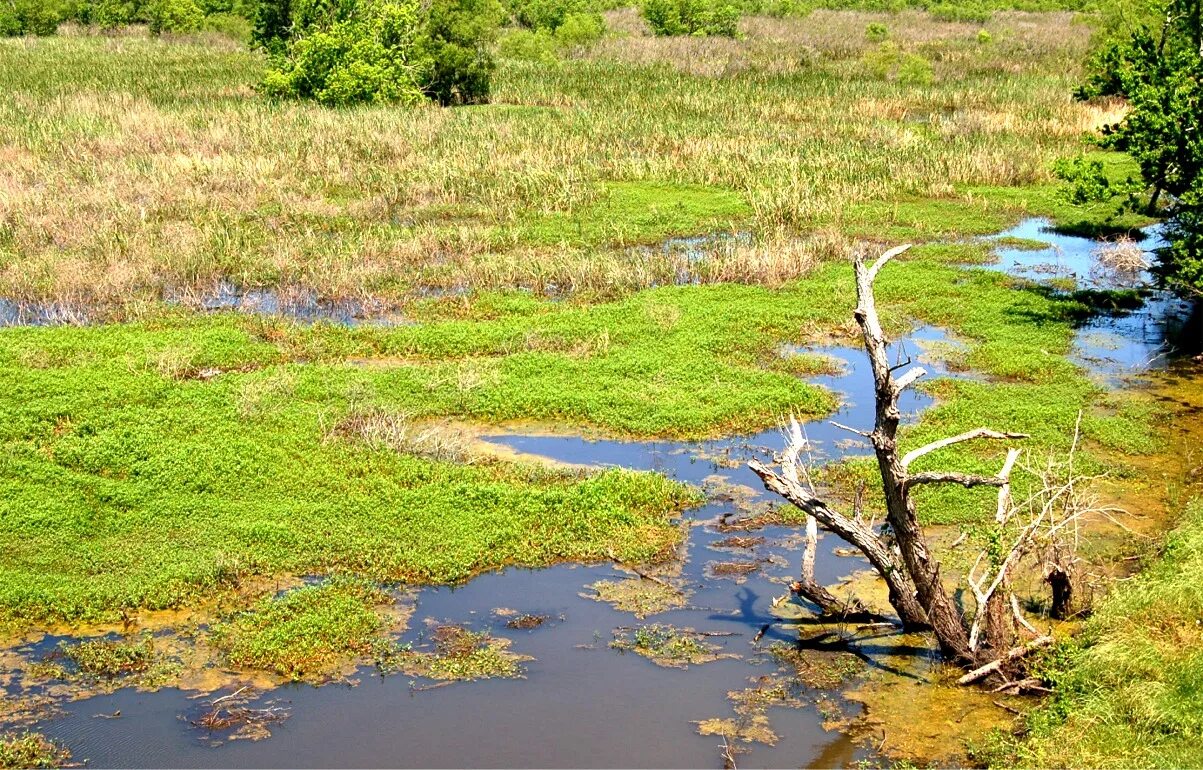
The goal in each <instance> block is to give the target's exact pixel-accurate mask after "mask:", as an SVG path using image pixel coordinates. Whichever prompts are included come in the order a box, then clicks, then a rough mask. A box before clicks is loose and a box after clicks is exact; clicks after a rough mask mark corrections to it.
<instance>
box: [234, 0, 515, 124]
mask: <svg viewBox="0 0 1203 770" xmlns="http://www.w3.org/2000/svg"><path fill="white" fill-rule="evenodd" d="M281 10H282V7H281V6H274V7H273V9H272V10H271V11H270V13H269V12H266V11H265V12H263V13H261V14H260V15H259V17H258V20H257V22H256V27H255V32H254V39H255V40H256V42H257V43H258V44H259V45H261V46H263V47H265V48H267V49H268V50H269V51H276V52H277V53H276V55H275V56H274V63H273V66H272V67H271V68H270V69H269V70H268V72H267V74H266V76H265V77H264V81H263V84H262V90H263V92H264V93H265V94H267V95H269V96H272V97H277V98H299V99H313V100H314V101H317V102H319V103H321V104H324V105H327V106H345V105H352V104H367V103H377V104H379V103H401V104H415V103H417V102H420V101H422V99H423V98H424V97H428V98H430V99H433V100H435V101H437V102H439V103H440V104H444V105H447V104H474V103H478V102H482V101H487V99H488V95H489V81H490V75H491V74H492V71H493V60H492V57H491V56H490V55H489V52H488V49H487V46H488V45H489V43H490V42H491V41H492V39H493V36H494V35H495V34H496V29H497V25H498V23H499V22H500V18H501V14H502V11H501V6H500V5H499V4H498V3H497V0H434V2H432V3H430V4H429V5H423V4H420V3H418V2H417V0H362V1H361V2H357V1H356V0H304V2H303V3H301V4H298V3H296V2H294V3H293V4H292V5H291V6H290V7H289V13H290V17H289V18H290V21H289V22H288V23H287V24H284V23H282V21H281V18H280V17H279V15H278V12H280V11H281Z"/></svg>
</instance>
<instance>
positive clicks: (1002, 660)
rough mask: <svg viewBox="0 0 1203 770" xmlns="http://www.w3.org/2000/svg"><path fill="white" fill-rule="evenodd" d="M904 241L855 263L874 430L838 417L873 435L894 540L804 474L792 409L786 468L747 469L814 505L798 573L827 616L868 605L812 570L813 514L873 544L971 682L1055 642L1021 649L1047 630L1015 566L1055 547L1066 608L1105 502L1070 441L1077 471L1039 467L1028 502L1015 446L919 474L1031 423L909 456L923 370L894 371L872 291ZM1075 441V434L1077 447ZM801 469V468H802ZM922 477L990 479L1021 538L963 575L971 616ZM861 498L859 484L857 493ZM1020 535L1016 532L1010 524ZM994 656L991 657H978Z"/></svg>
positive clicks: (905, 613) (904, 617) (914, 624)
mask: <svg viewBox="0 0 1203 770" xmlns="http://www.w3.org/2000/svg"><path fill="white" fill-rule="evenodd" d="M906 248H907V247H905V246H903V247H900V248H897V249H891V250H890V251H888V252H886V253H885V254H883V255H882V256H881V257H879V258H878V259H877V261H875V262H874V263H873V264H872V265H866V263H865V260H864V259H863V257H861V256H859V255H858V256H857V257H856V259H855V262H854V268H855V273H856V295H857V306H856V310H855V313H854V316H855V318H856V321H857V324H858V325H859V326H860V329H861V334H862V336H863V338H864V343H865V351H866V352H867V353H868V357H869V361H870V364H871V366H872V370H873V380H874V391H875V395H876V406H877V408H876V413H875V416H874V424H873V430H872V431H861V430H857V429H856V428H849V427H847V426H843V425H839V424H838V423H836V425H837V427H840V428H844V429H846V430H849V431H852V432H853V433H856V434H858V435H860V436H863V437H865V438H867V439H868V440H869V441H870V443H871V444H872V446H873V451H874V454H875V455H876V458H877V467H878V472H879V475H880V476H881V485H882V486H881V488H882V493H883V495H884V498H885V505H886V523H887V524H888V525H889V527H890V530H891V532H892V534H893V542H887V541H886V539H885V538H883V537H882V536H880V535H879V534H877V533H876V532H875V531H874V530H875V527H874V525H873V523H872V522H866V521H865V520H864V518H863V517H862V515H861V511H860V505H859V503H858V504H856V505H854V510H853V514H852V515H851V516H845V515H844V514H842V513H840V512H839V511H837V510H835V509H833V508H832V507H831V506H829V505H828V504H827V503H826V502H825V501H824V500H822V499H821V498H820V497H819V496H818V493H817V492H816V491H815V488H814V485H813V483H812V482H811V478H810V476H809V473H805V472H800V469H801V468H802V466H801V465H800V464H799V457H800V454H801V452H802V451H804V449H805V448H806V447H807V446H808V444H807V441H806V439H805V437H804V436H803V434H802V430H801V427H800V426H799V425H798V423H797V421H796V420H793V419H792V418H791V420H790V431H789V434H788V436H787V442H786V449H785V452H784V453H783V454H782V455H781V456H780V457H779V462H780V465H781V469H782V472H781V473H780V474H778V473H776V472H774V471H773V470H772V469H770V468H769V467H768V466H766V465H765V464H764V463H762V462H760V461H759V460H752V461H750V462H749V463H748V465H749V467H750V468H751V469H752V470H753V471H754V472H755V473H756V474H757V475H759V476H760V478H761V479H762V480H763V481H764V485H765V487H766V488H767V489H768V490H769V491H771V492H775V493H776V494H778V495H780V496H781V497H783V498H785V499H786V500H788V501H789V502H790V503H792V504H793V505H795V506H796V507H798V508H799V509H801V510H803V511H805V512H806V514H807V548H806V553H805V555H804V557H803V562H802V574H801V579H800V580H799V581H798V582H797V583H795V584H794V590H795V591H796V592H797V593H799V594H801V595H803V596H805V597H807V598H809V599H811V600H812V601H814V602H815V603H816V604H818V605H819V607H820V608H821V609H822V610H823V612H824V613H828V614H840V613H846V612H848V611H849V610H850V609H859V608H860V607H861V605H859V603H857V604H856V605H853V606H850V604H849V603H845V602H840V600H838V599H837V598H836V597H835V596H833V595H832V594H831V593H830V592H829V591H827V590H826V589H824V588H823V587H822V586H820V585H818V583H817V581H815V579H814V555H815V549H816V542H817V532H816V531H815V524H816V522H817V523H819V524H822V525H823V526H824V527H826V528H827V529H829V530H830V531H832V532H834V533H835V534H836V535H837V536H839V537H840V538H842V539H843V540H844V541H846V542H848V543H850V544H852V545H853V546H855V547H856V548H857V549H859V550H860V552H861V553H862V554H864V556H865V558H866V559H868V561H869V563H870V564H872V565H873V568H874V569H875V570H876V571H877V573H878V574H879V575H880V576H881V578H882V579H883V580H884V581H885V583H886V585H887V586H888V588H889V591H890V604H891V605H892V606H893V607H894V609H895V611H896V612H897V613H898V617H899V618H900V619H901V621H902V623H903V625H904V626H905V627H907V628H910V629H918V628H930V629H931V630H932V632H933V633H934V635H935V637H936V640H937V641H938V642H939V645H940V649H941V651H942V652H943V653H944V654H945V655H946V656H948V657H949V658H951V659H953V660H955V661H956V662H957V663H959V664H961V665H964V666H966V667H968V666H979V668H978V669H977V670H976V671H974V672H972V673H971V674H969V675H967V677H966V678H964V679H963V680H962V681H963V682H973V681H977V680H979V679H981V678H983V677H985V676H989V675H991V674H992V673H994V672H999V671H1000V670H1001V668H1002V667H1003V666H1004V665H1010V664H1012V663H1013V662H1014V661H1016V660H1018V659H1019V658H1021V657H1023V655H1025V654H1026V653H1027V651H1029V650H1031V649H1035V647H1037V646H1041V645H1044V644H1047V643H1048V642H1049V641H1050V640H1049V638H1048V637H1040V638H1038V639H1036V640H1035V641H1033V642H1029V643H1028V645H1026V646H1025V647H1021V648H1015V647H1013V645H1014V644H1015V640H1016V637H1017V635H1018V632H1019V628H1020V627H1021V626H1022V627H1023V628H1024V629H1026V632H1027V633H1028V634H1030V635H1031V636H1033V637H1038V636H1039V632H1037V631H1036V629H1035V628H1034V627H1033V626H1032V625H1031V624H1030V623H1029V622H1028V621H1027V620H1026V619H1024V617H1023V612H1022V610H1021V609H1020V607H1019V602H1018V600H1017V598H1016V597H1015V595H1014V593H1013V592H1012V590H1011V571H1012V570H1013V569H1015V567H1016V565H1017V564H1018V563H1019V562H1020V561H1021V560H1022V559H1023V558H1024V555H1025V554H1028V553H1031V552H1032V550H1034V549H1039V550H1044V551H1049V550H1051V553H1052V555H1051V556H1049V557H1047V558H1046V560H1045V563H1046V564H1048V563H1051V564H1052V566H1053V567H1055V568H1057V569H1056V570H1054V571H1053V572H1050V573H1046V574H1048V576H1049V577H1048V579H1049V582H1050V583H1052V584H1053V593H1054V606H1055V608H1056V609H1057V611H1065V612H1067V611H1068V605H1069V602H1070V600H1071V599H1072V584H1071V582H1070V580H1069V567H1068V566H1067V565H1068V564H1072V557H1071V560H1070V561H1069V562H1065V561H1064V559H1063V558H1062V556H1061V555H1062V552H1063V550H1064V549H1069V552H1070V553H1071V554H1072V550H1073V549H1074V548H1076V543H1077V524H1078V521H1079V519H1080V518H1081V517H1082V516H1084V515H1086V514H1087V513H1089V512H1100V511H1101V512H1104V514H1105V515H1106V513H1105V511H1106V509H1099V508H1097V507H1095V506H1094V505H1093V503H1092V502H1091V500H1090V499H1089V498H1088V497H1085V496H1083V495H1081V494H1080V493H1079V492H1078V491H1077V490H1076V489H1075V479H1077V478H1078V477H1076V476H1075V474H1074V472H1073V451H1074V450H1073V449H1072V448H1071V450H1070V455H1069V463H1068V466H1067V467H1068V480H1066V481H1064V482H1062V481H1059V480H1058V473H1059V472H1060V469H1059V466H1057V465H1056V464H1055V463H1054V462H1053V461H1052V460H1050V462H1049V467H1048V469H1046V470H1045V471H1044V472H1043V473H1041V474H1040V475H1039V478H1040V479H1041V480H1042V481H1043V485H1042V486H1040V487H1039V488H1038V489H1037V490H1036V492H1035V493H1033V495H1032V496H1031V497H1030V498H1029V499H1028V500H1026V501H1025V502H1022V503H1020V504H1019V505H1016V504H1015V501H1014V500H1013V499H1012V496H1011V473H1012V470H1013V469H1014V467H1015V464H1016V462H1017V461H1018V459H1019V457H1020V451H1019V450H1018V449H1014V448H1012V449H1009V450H1008V451H1007V455H1006V459H1005V461H1004V462H1003V465H1002V469H1001V470H1000V471H999V472H998V473H997V474H996V475H994V476H985V475H978V474H972V473H961V472H956V471H921V472H916V473H912V472H911V471H910V470H909V469H910V466H911V463H913V462H914V461H915V460H917V459H919V458H920V457H923V456H925V455H927V454H929V453H932V452H935V451H937V450H940V449H944V448H947V447H950V446H953V445H955V444H960V443H963V442H967V441H975V440H979V439H993V440H999V439H1003V440H1010V439H1022V438H1027V436H1026V435H1025V434H1022V433H1002V432H999V431H995V430H991V429H989V428H984V427H983V428H976V429H974V430H970V431H967V432H965V433H961V434H959V435H956V436H950V437H948V438H944V439H940V440H939V441H934V442H932V443H930V444H927V445H925V446H922V447H919V448H917V449H914V450H911V451H910V452H908V453H906V454H905V455H902V454H900V452H899V449H898V425H899V422H900V419H901V410H900V409H899V406H898V403H899V398H900V396H901V395H902V393H903V392H904V391H905V390H906V388H908V387H910V386H911V385H912V384H914V383H915V381H916V380H918V379H919V378H920V377H922V376H923V375H924V374H925V372H924V370H923V369H922V368H920V367H918V366H915V367H911V368H910V369H908V370H907V371H906V372H905V373H903V374H901V375H900V376H898V377H897V378H895V377H894V371H895V370H896V369H900V368H902V367H903V366H905V365H907V364H909V363H910V362H909V361H907V362H906V363H905V364H899V365H898V366H891V365H890V361H889V356H888V347H887V344H886V339H885V334H884V332H883V331H882V328H881V323H880V320H879V319H878V316H877V308H876V304H875V301H874V296H873V282H874V280H875V279H876V277H877V273H878V272H879V271H880V270H881V268H882V267H883V266H884V265H885V264H886V263H887V262H889V261H890V260H891V259H892V258H893V257H895V256H897V255H898V254H900V253H902V252H903V251H905V250H906ZM1077 443H1078V434H1077V433H1075V437H1074V444H1073V447H1074V448H1076V447H1077ZM803 471H804V469H803ZM924 484H958V485H961V486H964V487H966V488H972V487H979V486H990V487H995V488H996V489H997V490H998V502H997V508H996V513H995V521H994V524H995V525H996V528H995V529H994V530H993V533H992V534H993V535H995V536H996V537H1003V538H1010V537H1012V536H1013V537H1014V538H1015V539H1014V542H1013V544H1012V546H1011V548H1010V550H1008V551H1006V552H1005V555H1004V556H1002V557H1001V558H1000V557H999V555H998V554H997V553H996V552H995V550H994V549H993V548H991V549H983V550H982V552H981V553H980V554H979V556H978V559H977V561H976V562H975V563H974V565H973V566H972V568H970V570H969V572H968V574H967V575H966V576H965V580H966V582H967V583H968V585H969V587H970V588H971V589H972V591H973V596H974V598H975V600H976V601H975V607H974V611H973V615H972V617H971V618H966V617H965V616H964V614H963V613H962V611H961V609H960V607H958V605H957V604H956V602H955V601H954V600H953V596H952V594H951V593H950V592H949V591H948V590H947V589H946V588H945V586H944V583H943V580H942V578H941V575H940V563H939V561H938V560H937V559H936V558H935V557H934V556H933V554H932V553H931V552H930V551H929V549H928V544H927V540H926V538H925V536H924V533H923V529H922V527H921V526H920V524H919V520H918V517H917V515H916V512H915V504H914V500H913V498H912V496H911V492H912V490H913V489H914V488H915V487H917V486H921V485H924ZM858 500H859V494H858ZM1017 511H1024V512H1026V514H1027V518H1026V521H1025V522H1024V523H1023V524H1022V526H1019V527H1018V529H1017V531H1016V527H1015V522H1014V514H1015V513H1016V512H1017ZM1068 527H1073V530H1072V531H1073V533H1074V534H1073V545H1072V546H1071V545H1069V544H1067V542H1066V540H1067V537H1068V536H1067V535H1066V534H1065V533H1066V531H1067V528H1068ZM1009 533H1013V534H1009ZM983 663H986V664H987V665H984V666H983V665H981V664H983Z"/></svg>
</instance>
